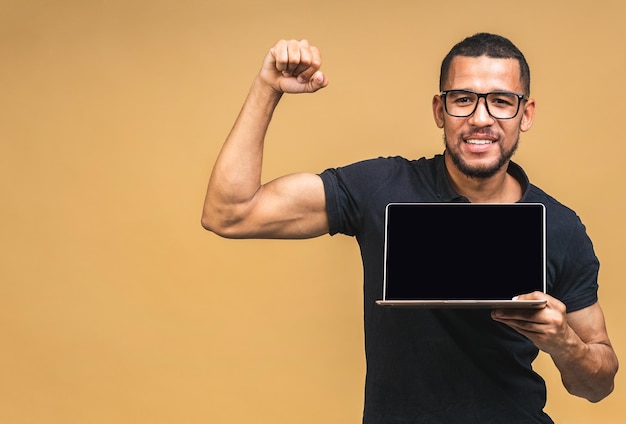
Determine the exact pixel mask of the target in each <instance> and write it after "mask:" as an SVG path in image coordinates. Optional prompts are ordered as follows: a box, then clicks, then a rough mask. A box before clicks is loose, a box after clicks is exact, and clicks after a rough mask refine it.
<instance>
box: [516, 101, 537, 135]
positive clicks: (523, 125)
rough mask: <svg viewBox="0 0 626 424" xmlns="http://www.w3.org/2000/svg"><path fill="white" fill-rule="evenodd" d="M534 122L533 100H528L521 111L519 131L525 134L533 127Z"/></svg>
mask: <svg viewBox="0 0 626 424" xmlns="http://www.w3.org/2000/svg"><path fill="white" fill-rule="evenodd" d="M534 120H535V99H528V100H527V101H526V104H525V105H524V109H523V110H522V120H521V121H520V123H519V129H520V131H522V132H526V131H528V130H529V129H530V127H532V126H533V121H534Z"/></svg>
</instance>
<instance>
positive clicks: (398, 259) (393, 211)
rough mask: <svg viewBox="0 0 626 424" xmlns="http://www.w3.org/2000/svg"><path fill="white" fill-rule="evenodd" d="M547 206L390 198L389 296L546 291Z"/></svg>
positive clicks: (470, 295) (454, 296) (461, 297)
mask: <svg viewBox="0 0 626 424" xmlns="http://www.w3.org/2000/svg"><path fill="white" fill-rule="evenodd" d="M545 250H546V248H545V207H544V206H543V205H542V204H536V203H516V204H475V203H421V204H420V203H392V204H389V205H388V206H387V211H386V241H385V281H384V293H383V299H386V300H415V299H425V300H466V299H467V300H472V299H487V300H489V299H511V298H512V297H513V296H517V295H519V294H523V293H529V292H532V291H536V290H538V291H544V292H545V257H546V253H545Z"/></svg>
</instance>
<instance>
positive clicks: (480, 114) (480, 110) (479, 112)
mask: <svg viewBox="0 0 626 424" xmlns="http://www.w3.org/2000/svg"><path fill="white" fill-rule="evenodd" d="M481 100H482V102H481ZM468 119H469V123H470V124H472V125H474V126H476V127H485V126H489V125H493V123H494V118H493V116H491V115H490V114H489V109H488V106H487V99H486V98H484V97H483V98H482V99H480V98H479V99H478V103H477V104H476V109H475V110H474V113H472V114H471V115H470V117H469V118H468Z"/></svg>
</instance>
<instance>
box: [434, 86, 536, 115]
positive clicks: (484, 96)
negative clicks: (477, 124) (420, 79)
mask: <svg viewBox="0 0 626 424" xmlns="http://www.w3.org/2000/svg"><path fill="white" fill-rule="evenodd" d="M451 92H462V93H470V94H475V95H476V96H478V98H477V99H476V104H475V105H474V110H472V112H471V113H470V114H468V115H453V114H451V113H450V112H448V104H447V103H446V95H447V94H448V93H451ZM490 94H512V95H514V96H516V97H517V100H518V101H517V110H516V111H515V114H514V115H513V116H511V117H510V118H496V117H495V116H493V114H492V113H491V111H490V110H489V104H488V103H487V96H488V95H490ZM439 97H441V100H443V109H444V110H445V111H446V113H447V114H448V115H450V116H453V117H455V118H469V117H470V116H472V115H473V114H474V113H475V112H476V109H478V103H480V99H485V109H486V110H487V113H488V114H489V116H491V117H492V118H493V119H499V120H508V119H513V118H515V117H516V116H517V115H518V114H519V109H520V106H521V105H522V101H523V100H528V96H527V95H525V94H520V93H515V92H513V91H491V92H489V93H477V92H475V91H472V90H460V89H457V90H442V91H441V93H439Z"/></svg>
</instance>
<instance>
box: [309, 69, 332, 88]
mask: <svg viewBox="0 0 626 424" xmlns="http://www.w3.org/2000/svg"><path fill="white" fill-rule="evenodd" d="M327 85H328V78H327V77H326V75H324V73H323V72H322V71H317V72H316V73H314V74H313V76H312V77H311V79H310V80H309V88H310V90H311V92H315V91H317V90H319V89H321V88H324V87H326V86H327Z"/></svg>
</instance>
